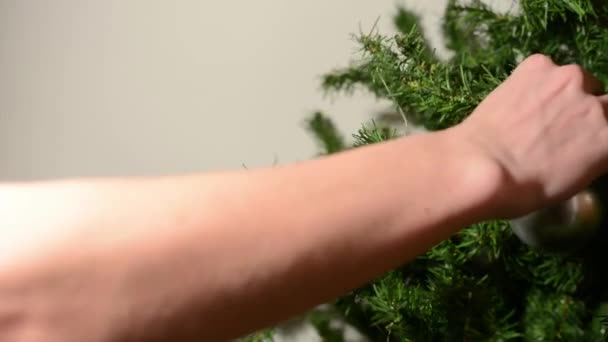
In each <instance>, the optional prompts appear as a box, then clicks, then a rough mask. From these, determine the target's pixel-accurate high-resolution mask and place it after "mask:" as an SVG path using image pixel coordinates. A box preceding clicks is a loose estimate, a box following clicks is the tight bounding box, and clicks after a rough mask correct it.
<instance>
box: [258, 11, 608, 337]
mask: <svg viewBox="0 0 608 342" xmlns="http://www.w3.org/2000/svg"><path fill="white" fill-rule="evenodd" d="M394 23H395V26H396V27H397V29H398V34H396V35H394V36H387V35H383V34H382V33H379V32H376V30H371V32H369V33H364V34H359V35H358V36H357V37H356V40H357V43H358V44H359V46H360V47H361V52H362V54H361V58H360V59H358V61H357V62H356V63H353V64H351V65H349V66H347V67H345V68H344V69H341V70H337V71H333V72H330V73H329V74H327V75H325V76H324V77H323V80H322V86H323V89H324V90H325V91H326V92H328V93H339V94H350V93H352V92H353V91H355V90H358V89H362V90H364V91H367V92H371V93H372V94H373V95H374V96H376V97H377V98H379V99H383V100H388V101H390V102H391V103H392V104H393V105H394V109H395V111H394V112H395V114H394V115H389V116H386V115H384V116H382V117H379V118H378V120H376V121H375V122H374V123H373V124H372V125H367V126H364V127H363V128H361V129H360V130H359V131H358V132H357V133H355V134H354V135H353V137H354V138H355V142H354V144H352V143H347V142H346V140H345V139H344V138H343V136H342V135H341V134H340V133H339V132H337V130H336V128H335V126H334V125H333V124H332V121H331V120H330V119H329V118H328V117H327V116H326V115H324V114H323V113H321V112H319V113H315V114H314V115H313V116H312V117H311V118H310V120H309V121H308V124H309V128H310V129H311V131H312V132H314V134H315V136H316V137H317V138H318V141H319V143H320V145H321V146H322V149H323V152H322V153H323V154H331V153H336V152H340V151H344V150H346V149H351V148H357V147H358V146H361V145H366V144H374V143H378V142H382V141H385V140H388V139H394V138H397V137H399V136H400V134H398V133H397V130H396V129H395V126H394V125H395V123H396V122H397V125H403V124H406V123H407V124H414V125H419V126H421V127H424V128H425V129H427V130H441V129H445V128H448V127H450V126H453V125H457V124H458V123H459V122H461V121H462V120H463V119H465V118H466V117H467V115H469V114H470V113H471V112H472V111H473V110H474V109H475V107H476V106H477V105H478V104H479V103H480V102H481V100H482V99H484V98H485V97H486V96H487V95H488V94H489V93H490V92H491V91H492V90H493V89H494V88H495V87H496V86H498V85H499V84H500V83H501V82H502V81H503V80H505V79H506V77H507V76H508V75H509V74H510V72H511V71H512V70H513V69H514V68H515V67H516V66H517V64H518V63H519V62H520V61H521V60H522V59H523V58H525V57H527V56H529V55H531V54H534V53H542V54H545V55H548V56H551V57H552V59H553V60H554V61H555V63H556V64H559V65H564V64H571V63H576V64H579V65H581V66H583V67H584V68H585V69H587V70H588V71H590V72H591V73H593V74H594V75H595V76H596V77H598V78H599V79H600V80H602V81H603V82H606V81H608V4H607V3H606V1H604V0H521V1H520V2H519V3H517V9H516V11H512V12H509V13H496V12H494V11H493V10H492V9H491V8H489V7H487V5H485V4H484V3H482V2H481V1H466V2H461V1H457V0H452V1H449V4H448V6H447V8H446V10H445V15H444V20H443V27H442V28H443V32H444V36H445V40H446V42H447V43H446V44H447V47H448V48H449V49H450V50H451V51H452V52H453V54H452V55H451V57H450V58H449V59H447V60H446V59H440V58H439V57H437V56H436V54H435V53H434V51H433V49H432V48H431V47H430V46H429V44H428V42H427V40H426V39H425V36H424V34H423V32H422V31H421V30H420V29H419V28H420V25H419V22H418V18H417V17H416V16H415V15H413V14H412V13H411V12H409V11H407V10H406V9H399V11H398V14H397V16H396V17H395V20H394ZM395 117H396V118H398V120H397V121H395V120H394V118H395ZM387 118H388V119H392V120H387ZM399 121H400V122H399ZM438 167H440V166H438ZM436 195H437V198H438V200H439V199H440V198H441V194H440V193H438V194H436ZM603 226H604V224H602V227H601V230H600V232H599V233H597V235H596V236H595V238H594V239H593V241H592V242H588V243H587V244H586V245H584V246H583V247H582V248H580V249H579V250H577V251H576V252H575V253H567V254H565V253H554V252H550V251H547V250H543V249H538V248H532V247H529V246H527V245H525V244H524V243H522V242H521V240H520V239H518V237H517V236H515V235H514V234H513V231H512V227H511V224H510V222H508V221H501V220H497V221H491V222H481V223H478V224H475V225H473V226H470V227H464V229H462V230H461V231H460V232H459V233H458V234H456V235H454V236H453V237H452V238H450V239H449V240H446V241H443V242H442V243H440V244H439V245H437V246H435V247H434V248H432V249H431V250H429V251H428V252H427V253H426V254H425V255H422V256H420V257H418V258H417V259H416V260H414V261H413V262H410V263H408V264H406V265H403V266H402V267H400V268H399V269H395V270H392V271H391V272H389V273H387V274H385V275H384V276H382V277H381V278H380V279H376V280H374V281H373V282H370V283H369V284H367V285H365V286H363V287H361V288H359V289H357V290H355V291H352V292H351V293H349V294H346V295H344V296H343V297H341V298H339V299H337V300H336V302H335V303H334V307H335V308H336V310H337V311H338V312H339V314H340V315H341V316H342V317H344V319H346V320H347V321H348V322H349V323H351V324H352V325H354V326H355V327H357V328H358V329H359V330H360V331H361V332H362V333H364V334H365V335H367V336H368V337H369V339H370V340H372V341H507V340H513V341H605V340H607V338H608V319H606V317H608V316H606V315H608V272H606V271H605V269H606V267H604V262H607V263H608V258H607V256H608V252H607V251H608V248H606V247H607V243H606V242H605V241H608V237H606V231H607V230H608V228H607V229H604V228H603ZM603 303H606V304H603ZM310 317H311V320H312V322H313V324H314V325H315V326H316V327H317V328H318V330H319V333H320V335H321V336H323V338H324V339H325V340H326V341H342V340H343V338H342V336H341V333H340V331H338V330H336V329H334V328H332V326H331V325H330V324H329V322H330V320H331V316H328V315H327V313H325V312H315V313H312V314H311V316H310ZM258 338H260V340H262V337H258ZM267 338H271V337H270V335H267Z"/></svg>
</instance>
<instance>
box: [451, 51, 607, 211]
mask: <svg viewBox="0 0 608 342" xmlns="http://www.w3.org/2000/svg"><path fill="white" fill-rule="evenodd" d="M601 94H603V86H602V84H601V83H600V82H599V81H598V80H597V79H596V78H594V77H593V76H592V75H590V74H589V73H588V72H587V71H585V70H584V69H583V68H582V67H580V66H578V65H566V66H557V65H555V64H554V63H553V61H552V60H551V59H550V58H548V57H546V56H543V55H533V56H530V57H529V58H527V59H525V60H524V61H523V62H522V63H521V64H520V65H519V66H518V67H517V68H516V69H515V70H514V72H513V73H512V75H511V76H510V77H509V78H508V79H507V80H506V81H505V82H503V83H502V84H501V85H500V86H499V87H498V88H497V89H495V90H494V91H493V92H492V93H491V94H490V95H489V96H488V97H486V99H485V100H484V101H483V102H482V103H481V104H480V105H479V106H478V107H477V109H476V110H475V111H474V112H473V113H472V114H471V115H470V116H469V117H468V118H467V119H466V120H465V121H464V122H463V123H462V125H460V126H461V127H458V130H460V133H462V134H464V135H465V136H466V137H465V139H467V140H469V141H471V142H472V143H473V144H474V145H475V146H476V148H478V150H480V151H482V154H484V155H485V156H486V157H487V158H488V159H489V160H491V161H492V162H493V163H495V165H496V166H498V170H499V174H500V176H499V181H498V182H497V183H498V186H497V188H496V196H495V198H496V203H494V207H495V208H499V209H497V210H496V214H497V215H498V216H500V217H509V218H510V217H514V216H518V215H522V214H526V213H528V212H531V211H534V210H536V209H539V208H540V207H542V206H546V205H548V204H552V203H555V202H559V201H562V200H565V199H567V198H569V197H571V196H572V195H574V194H575V193H576V192H578V191H580V190H581V189H582V188H584V187H585V186H586V185H588V184H589V183H590V182H591V181H593V180H594V179H595V178H597V177H598V176H600V175H601V174H602V173H604V172H606V169H607V167H608V125H607V120H606V110H607V109H608V97H606V96H605V95H601Z"/></svg>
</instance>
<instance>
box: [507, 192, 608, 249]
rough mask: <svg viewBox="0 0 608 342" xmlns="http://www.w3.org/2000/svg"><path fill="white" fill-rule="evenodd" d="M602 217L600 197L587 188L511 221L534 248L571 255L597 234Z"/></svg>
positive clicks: (519, 234)
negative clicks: (558, 202)
mask: <svg viewBox="0 0 608 342" xmlns="http://www.w3.org/2000/svg"><path fill="white" fill-rule="evenodd" d="M603 215H604V213H603V209H602V205H601V203H600V200H599V198H598V196H597V195H596V194H595V193H594V192H593V191H591V190H589V189H587V190H584V191H582V192H580V193H578V194H576V195H575V196H573V197H572V198H570V199H569V200H567V201H564V202H562V203H560V204H558V205H556V206H553V207H549V208H546V209H542V210H539V211H535V212H533V213H531V214H529V215H526V216H523V217H521V218H518V219H515V220H512V221H511V227H512V229H513V233H514V234H515V235H517V237H519V239H520V240H521V241H522V242H523V243H525V244H527V245H529V246H531V247H535V248H540V249H543V250H546V251H550V252H557V253H570V252H574V251H575V250H578V249H580V248H582V247H583V246H584V244H585V243H586V242H588V241H589V239H590V238H592V237H593V235H594V234H596V233H597V232H598V230H599V228H600V225H601V222H602V217H603Z"/></svg>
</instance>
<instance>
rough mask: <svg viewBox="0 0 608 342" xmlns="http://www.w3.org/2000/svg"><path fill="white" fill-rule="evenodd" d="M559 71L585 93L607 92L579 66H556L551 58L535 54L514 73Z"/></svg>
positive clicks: (599, 93) (525, 60) (593, 77)
mask: <svg viewBox="0 0 608 342" xmlns="http://www.w3.org/2000/svg"><path fill="white" fill-rule="evenodd" d="M533 70H534V71H537V72H538V71H539V70H542V71H546V72H547V73H550V72H551V71H558V72H559V73H560V74H561V75H563V77H564V78H565V79H566V80H568V81H569V82H573V85H574V86H576V87H579V88H580V89H582V90H583V91H584V92H585V93H587V94H591V95H596V96H599V95H603V94H604V92H605V86H604V84H603V83H602V82H601V81H600V80H598V79H597V78H596V77H595V76H593V74H591V73H590V72H589V71H587V70H585V68H583V67H582V66H580V65H578V64H567V65H562V66H559V65H556V64H555V62H553V60H552V59H551V57H549V56H546V55H543V54H533V55H531V56H529V57H528V58H526V59H524V60H523V61H522V62H521V63H520V64H519V65H518V66H517V68H516V69H515V70H514V72H524V73H527V72H532V71H533Z"/></svg>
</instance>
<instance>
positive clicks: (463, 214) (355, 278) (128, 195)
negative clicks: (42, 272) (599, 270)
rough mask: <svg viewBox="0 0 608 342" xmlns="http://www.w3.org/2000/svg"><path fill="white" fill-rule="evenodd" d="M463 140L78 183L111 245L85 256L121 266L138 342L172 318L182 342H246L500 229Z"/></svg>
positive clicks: (479, 167) (83, 219) (97, 242)
mask: <svg viewBox="0 0 608 342" xmlns="http://www.w3.org/2000/svg"><path fill="white" fill-rule="evenodd" d="M455 139H456V137H455V136H452V135H451V134H450V133H433V134H429V135H419V136H414V137H410V138H407V139H401V140H397V141H393V142H390V143H385V144H377V145H373V146H368V147H365V148H359V149H357V150H354V151H350V152H346V153H342V154H339V155H334V156H331V157H325V158H320V159H317V160H312V161H307V162H302V163H298V164H293V165H288V166H282V167H276V168H270V169H260V170H251V171H245V170H243V171H238V172H230V173H222V174H207V175H192V176H185V177H179V178H172V177H168V178H163V179H150V180H137V181H134V180H133V181H130V180H123V181H120V180H118V181H102V182H99V183H98V182H89V183H87V182H85V183H84V185H83V184H79V183H75V185H72V187H74V188H75V189H78V190H73V191H71V192H69V193H70V196H68V197H67V198H68V199H67V200H66V201H67V203H66V204H65V210H69V211H72V212H73V211H78V210H79V207H80V208H85V207H90V208H94V209H88V210H90V212H91V213H92V214H91V215H90V216H86V215H79V216H78V217H80V218H79V219H78V220H76V221H74V222H72V224H73V225H74V226H75V227H82V226H87V228H86V230H87V231H88V232H89V236H91V235H90V232H91V227H97V228H95V229H98V233H99V235H98V236H91V238H90V240H88V241H85V239H82V240H81V243H80V246H81V247H82V250H81V251H80V252H78V253H74V252H72V255H71V258H73V257H74V256H75V255H79V257H80V258H81V259H83V260H87V258H89V259H90V260H103V259H104V258H107V259H106V260H107V261H102V262H106V263H108V264H109V263H112V265H113V266H111V267H109V269H111V270H112V272H113V273H112V274H113V275H114V276H115V277H116V278H117V282H122V284H123V285H122V286H121V288H122V290H121V291H122V292H121V293H124V299H125V301H127V303H125V304H124V305H126V306H129V307H132V308H133V309H134V310H136V311H134V312H136V314H135V315H133V316H131V317H130V319H131V320H132V323H133V324H136V326H135V327H133V329H132V331H131V333H133V334H134V336H144V335H139V332H138V331H137V326H139V327H141V331H142V332H141V333H142V334H144V331H147V332H150V331H152V330H151V329H160V327H161V325H159V324H158V323H160V322H163V321H164V320H166V319H167V317H171V318H172V319H171V320H170V322H171V323H170V324H171V326H168V327H165V328H164V329H168V330H171V329H173V330H175V331H179V330H181V331H183V334H181V335H180V336H175V335H173V338H174V339H176V338H178V339H182V340H184V341H185V340H187V338H188V337H189V336H190V335H191V336H198V338H202V340H221V339H225V338H228V337H235V336H238V335H241V334H243V333H246V332H248V331H250V330H251V329H255V328H257V327H260V326H265V325H269V324H273V323H276V322H277V321H278V320H281V319H283V318H285V317H288V316H290V315H293V314H296V313H299V312H301V311H303V310H306V309H308V308H310V307H312V306H314V305H317V304H319V303H322V302H324V301H326V300H329V299H331V298H333V297H335V296H338V295H340V294H342V293H344V292H346V291H348V290H350V289H352V288H354V287H357V286H359V285H361V284H362V283H364V282H365V281H367V280H370V279H371V278H373V277H375V276H377V275H380V274H381V273H383V272H385V271H387V270H389V269H391V268H393V267H396V266H398V265H399V264H402V263H405V262H408V261H410V260H412V259H413V258H414V257H416V256H417V255H419V254H421V253H423V252H424V251H425V250H427V249H428V248H430V247H432V246H433V245H434V244H436V243H438V242H439V241H441V240H442V239H445V238H447V237H449V236H450V235H451V234H453V233H455V232H456V231H457V230H458V229H460V228H462V227H463V226H465V225H467V224H470V223H473V222H476V221H480V220H483V219H486V218H488V217H487V216H485V215H486V214H487V213H489V212H490V211H491V208H485V207H484V206H487V205H488V203H489V201H488V200H489V197H490V196H492V191H493V189H494V187H493V181H494V177H495V175H494V174H492V170H490V168H489V167H488V165H487V164H486V163H485V161H482V160H481V159H480V158H479V156H477V155H476V154H475V153H474V151H472V150H470V149H469V148H468V147H466V146H465V145H464V144H462V145H460V144H461V143H460V142H458V141H457V140H455ZM459 146H461V147H462V148H459ZM66 188H70V187H66V186H65V185H61V184H59V185H56V186H55V189H54V190H49V192H50V193H52V192H53V191H55V192H61V191H64V193H65V189H66ZM61 189H63V190H61ZM56 195H58V196H59V197H58V198H61V195H60V193H56ZM69 198H71V200H69ZM70 205H72V207H70ZM83 205H84V206H83ZM67 222H69V220H68V221H67ZM95 229H94V230H95ZM77 240H78V238H75V240H74V241H77ZM74 241H72V242H74ZM58 250H59V249H58ZM69 254H70V253H67V254H66V255H69ZM157 333H159V334H161V333H162V331H160V330H159V331H158V332H157Z"/></svg>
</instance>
